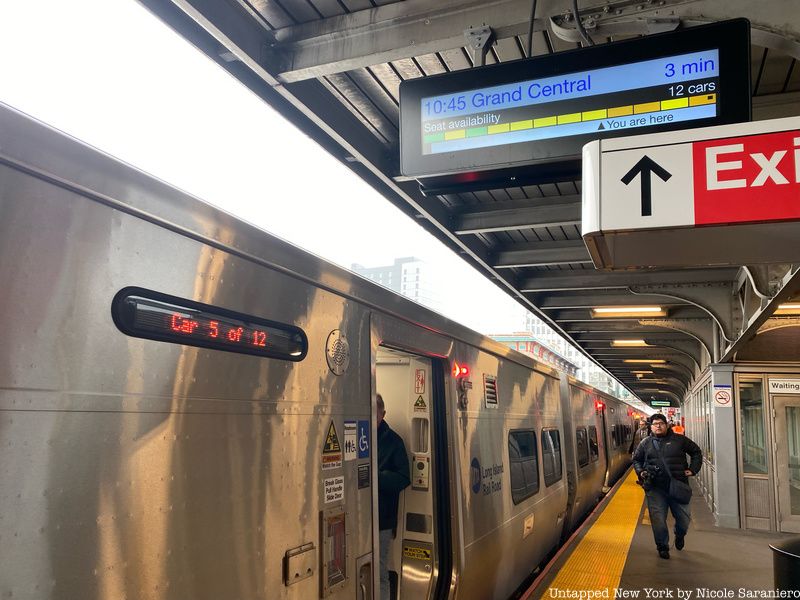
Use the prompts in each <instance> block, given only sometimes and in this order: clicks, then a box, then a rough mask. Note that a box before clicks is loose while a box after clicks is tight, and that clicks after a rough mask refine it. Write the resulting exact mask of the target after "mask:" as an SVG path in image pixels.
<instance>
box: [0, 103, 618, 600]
mask: <svg viewBox="0 0 800 600" xmlns="http://www.w3.org/2000/svg"><path fill="white" fill-rule="evenodd" d="M0 140H2V145H0V255H2V256H3V260H2V263H1V265H0V279H2V281H3V282H4V291H3V294H2V295H0V330H2V331H3V332H4V338H5V344H4V348H3V350H2V353H0V443H2V447H3V452H2V453H0V477H2V486H0V514H2V515H3V516H4V518H3V519H0V539H2V541H3V543H2V544H0V596H3V597H7V596H13V597H14V598H31V599H34V598H35V599H37V600H38V599H40V598H48V599H67V598H69V599H71V598H82V599H85V600H91V599H94V598H96V599H106V598H137V599H142V600H146V599H152V600H163V599H169V598H194V599H204V598H209V599H212V598H213V599H215V600H216V599H218V598H248V599H257V598H265V599H266V598H270V599H272V598H286V599H308V598H348V599H353V598H358V599H369V598H374V597H377V595H376V594H375V593H373V590H375V589H377V587H376V583H377V556H378V554H377V544H378V542H377V539H378V531H377V529H378V525H377V516H376V515H377V496H376V494H375V493H374V492H375V490H376V485H377V475H376V473H375V465H376V463H377V460H376V456H377V449H376V448H375V444H374V440H375V439H376V427H375V422H374V418H373V415H374V410H373V407H374V404H373V403H374V398H375V394H376V393H380V394H381V395H382V396H383V397H384V399H385V402H386V406H387V422H389V423H390V425H391V426H392V427H393V428H395V429H396V430H397V431H398V432H399V433H400V434H401V435H402V437H403V438H404V440H405V444H406V449H407V451H408V454H409V462H410V465H411V485H410V486H409V487H408V488H407V489H406V490H405V491H404V492H403V493H402V496H401V506H400V518H399V522H398V530H397V533H396V537H395V539H394V542H393V552H392V555H391V556H392V558H391V561H392V562H391V564H390V567H391V570H392V572H393V573H394V575H395V577H394V578H395V587H396V588H398V590H399V595H400V597H402V598H422V597H438V598H445V597H459V598H478V597H479V598H506V597H508V595H509V594H511V593H512V592H513V590H514V589H515V588H516V586H517V585H518V584H519V583H520V582H521V581H522V580H523V579H524V578H525V577H526V576H527V575H528V574H529V573H530V571H531V570H532V569H533V568H534V567H535V566H536V565H537V564H538V563H540V562H541V561H542V560H544V559H545V558H546V556H547V555H548V553H550V552H551V551H552V550H553V549H554V548H555V547H556V546H557V544H558V541H559V539H560V538H561V537H563V534H564V532H565V531H566V530H569V528H571V527H572V526H574V524H575V523H576V522H577V520H578V516H577V515H578V513H579V512H580V513H581V514H584V513H585V512H586V511H587V510H588V509H589V508H590V507H591V506H592V502H593V501H594V500H595V499H596V498H597V496H598V495H599V494H601V493H602V491H603V489H604V487H607V486H608V485H609V484H610V483H611V482H612V481H613V480H614V479H615V478H617V477H618V476H619V475H620V474H621V473H622V472H623V471H624V469H625V468H626V466H627V464H628V462H629V459H628V458H627V456H626V451H627V444H619V443H618V444H616V446H615V445H614V444H613V443H609V440H611V439H616V440H617V441H619V440H621V439H622V438H611V437H610V436H611V435H612V432H613V431H616V429H614V430H612V429H611V427H612V426H616V427H625V426H628V427H629V428H630V418H629V417H628V418H627V421H626V420H625V419H626V417H625V416H623V413H625V414H626V415H627V412H626V410H625V409H626V405H624V404H622V403H621V402H619V401H618V400H616V399H614V398H611V397H608V396H605V395H603V394H600V393H599V392H597V391H596V390H593V389H592V388H589V387H588V386H585V385H583V384H580V383H579V382H577V381H575V380H571V379H566V378H563V377H560V376H559V374H558V373H557V372H556V371H554V370H553V369H551V368H549V367H547V366H544V365H541V364H539V363H537V362H535V361H534V360H532V359H530V358H528V357H526V356H523V355H521V354H519V353H516V352H514V351H512V350H510V349H508V348H506V347H505V346H503V345H501V344H498V343H496V342H493V341H492V340H490V339H488V338H485V337H482V336H479V335H478V334H476V333H474V332H472V331H470V330H468V329H466V328H463V327H461V326H459V325H457V324H455V323H452V322H451V321H448V320H447V319H445V318H443V317H441V316H439V315H437V314H435V313H433V312H431V311H428V310H426V309H424V308H422V307H419V306H417V305H414V304H413V303H411V302H410V301H408V300H406V299H404V298H402V297H399V296H397V295H395V294H393V293H391V292H388V291H387V290H385V289H382V288H380V287H379V286H376V285H374V284H372V283H369V282H367V281H365V280H363V279H361V278H360V277H358V276H355V275H353V274H351V273H349V272H347V271H344V270H342V269H339V268H337V267H335V266H333V265H330V264H328V263H326V262H324V261H322V260H319V259H317V258H315V257H313V256H311V255H309V254H308V253H305V252H303V251H301V250H299V249H297V248H295V247H293V246H291V245H290V244H287V243H285V242H282V241H280V240H276V239H275V238H273V237H271V236H269V235H267V234H265V233H264V232H262V231H260V230H258V229H256V228H254V227H252V226H249V225H247V224H245V223H242V222H240V221H238V220H237V219H235V218H233V217H231V216H229V215H227V214H225V213H223V212H221V211H219V210H216V209H214V208H212V207H210V206H208V205H206V204H204V203H202V202H199V201H198V200H196V199H194V198H192V197H190V196H188V195H186V194H183V193H181V192H180V191H178V190H175V189H174V188H171V187H170V186H168V185H166V184H164V183H163V182H160V181H158V180H156V179H153V178H152V177H149V176H147V175H145V174H143V173H141V172H140V171H137V170H136V169H134V168H131V167H130V166H128V165H125V164H122V163H120V162H119V161H116V160H114V159H112V158H111V157H109V156H107V155H104V154H103V153H101V152H98V151H96V150H94V149H92V148H89V147H87V146H85V145H83V144H81V143H80V142H77V141H76V140H74V139H71V138H69V137H67V136H64V135H63V134H60V133H59V132H56V131H54V130H52V129H50V128H48V127H46V126H44V125H42V124H40V123H37V122H35V121H33V120H31V119H29V118H28V117H26V116H24V115H22V114H20V113H18V112H16V111H14V110H13V109H10V108H8V107H5V106H2V105H0ZM565 391H566V395H565ZM597 402H603V403H604V404H603V406H602V407H600V406H599V405H598V404H597ZM612 409H613V412H612ZM626 439H627V438H626ZM623 446H625V449H624V450H622V449H621V448H622V447H623ZM585 453H586V454H588V457H589V464H588V468H587V465H584V464H583V456H584V454H585ZM578 496H579V497H580V499H581V502H580V503H579V504H578V503H577V501H576V498H577V497H578Z"/></svg>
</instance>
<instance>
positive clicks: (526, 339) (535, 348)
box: [489, 331, 578, 377]
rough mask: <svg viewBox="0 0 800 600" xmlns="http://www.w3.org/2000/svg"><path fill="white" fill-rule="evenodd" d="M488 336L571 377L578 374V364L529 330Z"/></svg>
mask: <svg viewBox="0 0 800 600" xmlns="http://www.w3.org/2000/svg"><path fill="white" fill-rule="evenodd" d="M489 337H490V338H492V339H493V340H497V341H498V342H500V343H501V344H505V345H506V346H508V347H509V348H512V349H514V350H517V351H519V352H522V353H523V354H528V355H530V356H532V357H534V358H535V359H536V360H538V361H540V362H543V363H544V364H546V365H550V366H551V367H555V368H556V369H558V370H559V371H561V372H563V373H569V374H570V375H572V376H573V377H577V376H578V366H577V365H576V364H575V363H573V362H570V361H569V360H567V359H566V358H565V357H564V356H562V355H561V354H559V353H558V352H555V351H554V350H552V349H551V348H550V347H548V346H547V345H546V344H544V343H543V342H542V341H541V340H539V339H538V338H537V337H536V336H535V335H534V334H532V333H530V332H527V331H524V332H521V333H498V334H490V335H489Z"/></svg>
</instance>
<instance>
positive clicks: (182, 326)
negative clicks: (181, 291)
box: [170, 314, 200, 333]
mask: <svg viewBox="0 0 800 600" xmlns="http://www.w3.org/2000/svg"><path fill="white" fill-rule="evenodd" d="M199 326H200V324H199V323H198V322H197V321H193V320H192V319H187V318H185V317H182V316H181V315H179V314H173V315H172V319H171V322H170V327H171V328H172V331H177V332H179V333H194V330H195V329H197V328H198V327H199Z"/></svg>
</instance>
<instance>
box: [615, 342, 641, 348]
mask: <svg viewBox="0 0 800 600" xmlns="http://www.w3.org/2000/svg"><path fill="white" fill-rule="evenodd" d="M611 345H612V346H614V347H617V348H644V347H645V346H649V345H650V344H648V343H647V342H645V341H644V340H613V341H612V342H611Z"/></svg>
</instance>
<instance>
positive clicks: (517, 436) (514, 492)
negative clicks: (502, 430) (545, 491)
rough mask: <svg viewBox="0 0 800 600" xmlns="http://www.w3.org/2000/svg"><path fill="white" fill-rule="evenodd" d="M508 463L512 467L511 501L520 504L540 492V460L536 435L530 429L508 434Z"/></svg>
mask: <svg viewBox="0 0 800 600" xmlns="http://www.w3.org/2000/svg"><path fill="white" fill-rule="evenodd" d="M508 463H509V466H510V467H511V499H512V500H513V501H514V504H519V503H520V502H522V501H523V500H525V499H526V498H530V497H531V496H533V495H534V494H535V493H536V492H538V491H539V460H538V456H537V453H536V434H535V433H534V432H533V431H532V430H530V429H523V430H518V431H509V432H508Z"/></svg>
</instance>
